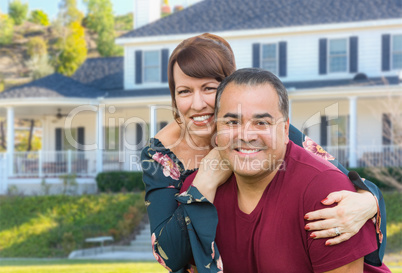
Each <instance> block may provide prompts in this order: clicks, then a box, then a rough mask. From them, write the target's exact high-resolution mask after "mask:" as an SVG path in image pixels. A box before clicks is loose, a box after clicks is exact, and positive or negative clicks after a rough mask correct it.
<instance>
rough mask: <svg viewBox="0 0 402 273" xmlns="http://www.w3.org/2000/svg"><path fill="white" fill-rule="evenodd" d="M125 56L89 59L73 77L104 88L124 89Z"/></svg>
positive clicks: (81, 81)
mask: <svg viewBox="0 0 402 273" xmlns="http://www.w3.org/2000/svg"><path fill="white" fill-rule="evenodd" d="M123 70H124V59H123V57H110V58H93V59H87V60H86V61H85V62H84V63H83V64H82V65H81V66H80V68H78V69H77V71H76V72H75V73H74V75H73V76H72V78H73V79H74V80H76V81H79V82H80V83H83V84H88V85H92V86H94V87H96V88H99V89H102V90H118V89H123Z"/></svg>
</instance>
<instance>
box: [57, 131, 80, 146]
mask: <svg viewBox="0 0 402 273" xmlns="http://www.w3.org/2000/svg"><path fill="white" fill-rule="evenodd" d="M70 130H71V136H72V137H73V139H70V140H69V139H67V134H66V130H65V129H62V136H63V138H62V144H61V145H62V150H63V151H68V150H71V151H76V150H77V148H76V147H74V146H73V145H72V144H75V143H76V142H78V141H77V140H78V130H77V128H71V129H70ZM70 142H71V143H72V144H71V143H70Z"/></svg>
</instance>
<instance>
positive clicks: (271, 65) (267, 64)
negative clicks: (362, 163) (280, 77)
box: [262, 60, 276, 74]
mask: <svg viewBox="0 0 402 273" xmlns="http://www.w3.org/2000/svg"><path fill="white" fill-rule="evenodd" d="M262 69H265V70H268V71H270V72H272V73H274V74H276V60H275V61H263V63H262Z"/></svg>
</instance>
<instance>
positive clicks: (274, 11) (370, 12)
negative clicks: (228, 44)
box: [120, 0, 402, 38]
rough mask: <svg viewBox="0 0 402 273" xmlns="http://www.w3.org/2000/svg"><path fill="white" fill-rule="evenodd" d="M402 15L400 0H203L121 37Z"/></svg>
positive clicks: (384, 17) (377, 18)
mask: <svg viewBox="0 0 402 273" xmlns="http://www.w3.org/2000/svg"><path fill="white" fill-rule="evenodd" d="M395 18H402V0H249V1H247V0H204V1H202V2H200V3H198V4H195V5H193V6H191V7H189V8H187V9H184V10H182V11H180V12H177V13H174V14H172V15H170V16H168V17H165V18H162V19H160V20H158V21H156V22H154V23H152V24H149V25H145V26H143V27H141V28H139V29H136V30H133V31H130V32H128V33H126V34H124V35H122V36H121V37H120V38H134V37H145V36H158V35H169V34H171V35H172V34H187V33H199V32H219V31H230V30H250V29H264V28H279V27H289V26H306V25H317V24H332V23H346V22H358V21H367V20H379V19H395Z"/></svg>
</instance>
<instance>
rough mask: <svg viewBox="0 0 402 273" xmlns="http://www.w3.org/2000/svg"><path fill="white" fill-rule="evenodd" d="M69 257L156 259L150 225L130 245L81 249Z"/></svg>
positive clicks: (132, 259)
mask: <svg viewBox="0 0 402 273" xmlns="http://www.w3.org/2000/svg"><path fill="white" fill-rule="evenodd" d="M68 258H69V259H90V260H98V259H99V260H131V261H155V258H154V255H153V254H152V246H151V232H150V226H149V224H148V225H145V227H144V228H143V229H142V230H141V231H140V233H139V234H138V235H137V236H136V237H135V240H133V241H132V242H131V244H130V245H129V246H105V247H103V248H102V247H94V248H88V249H79V250H75V251H73V252H71V253H70V255H69V256H68Z"/></svg>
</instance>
